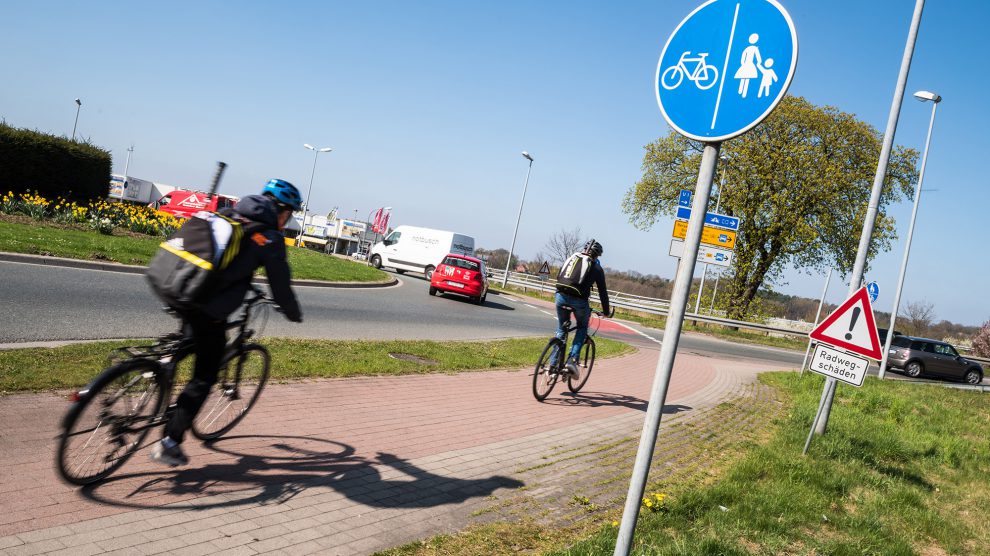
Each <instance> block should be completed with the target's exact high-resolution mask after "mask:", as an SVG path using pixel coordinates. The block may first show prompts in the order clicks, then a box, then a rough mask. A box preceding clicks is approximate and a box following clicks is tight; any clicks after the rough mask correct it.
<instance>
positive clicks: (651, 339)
mask: <svg viewBox="0 0 990 556" xmlns="http://www.w3.org/2000/svg"><path fill="white" fill-rule="evenodd" d="M612 322H613V323H615V324H617V325H619V326H621V327H623V328H628V329H629V330H632V331H633V332H635V333H636V334H639V335H640V336H642V337H644V338H646V339H647V340H649V341H651V342H655V343H657V344H662V343H663V342H661V341H660V340H658V339H656V338H654V337H652V336H650V335H649V334H647V333H645V332H641V331H639V330H636V329H635V328H633V327H631V326H629V325H628V324H623V323H621V322H619V321H612Z"/></svg>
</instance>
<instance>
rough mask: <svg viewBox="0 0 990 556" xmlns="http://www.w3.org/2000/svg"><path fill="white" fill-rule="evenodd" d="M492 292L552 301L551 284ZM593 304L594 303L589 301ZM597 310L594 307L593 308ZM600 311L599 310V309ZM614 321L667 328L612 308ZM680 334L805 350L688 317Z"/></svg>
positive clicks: (800, 341)
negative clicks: (619, 319)
mask: <svg viewBox="0 0 990 556" xmlns="http://www.w3.org/2000/svg"><path fill="white" fill-rule="evenodd" d="M491 288H492V290H493V291H505V292H509V293H513V294H516V295H525V296H527V297H532V298H534V299H542V300H544V301H550V302H552V301H553V294H552V293H547V292H548V291H552V284H551V285H550V286H549V287H548V289H547V290H546V291H544V292H540V291H539V290H534V289H532V288H528V289H526V290H523V289H522V288H519V287H516V286H508V287H505V288H502V287H501V286H499V285H497V284H494V283H493V285H492V286H491ZM592 301H594V299H592ZM593 305H594V306H595V307H598V305H597V304H593ZM599 308H600V307H599ZM615 317H616V318H622V319H625V320H629V321H632V322H636V323H639V324H642V325H643V326H649V327H650V328H656V329H659V330H663V329H664V328H666V326H667V318H666V317H664V316H660V315H653V314H650V313H641V312H638V311H630V310H628V309H620V308H616V310H615ZM681 330H682V331H684V332H695V333H698V334H705V335H708V336H712V337H715V338H720V339H723V340H731V341H734V342H742V343H747V344H754V345H761V346H771V347H779V348H784V349H793V350H798V351H803V350H804V349H805V348H807V347H808V340H807V338H801V337H791V336H788V337H785V338H780V337H776V336H767V335H766V333H761V332H752V331H747V330H732V329H730V328H727V327H724V326H721V325H718V324H706V323H697V324H692V321H691V319H690V317H685V319H684V325H683V326H682V327H681Z"/></svg>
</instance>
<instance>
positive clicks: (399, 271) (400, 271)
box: [395, 268, 406, 274]
mask: <svg viewBox="0 0 990 556" xmlns="http://www.w3.org/2000/svg"><path fill="white" fill-rule="evenodd" d="M395 271H396V272H398V273H399V274H405V273H406V271H405V270H402V269H401V268H397V269H395Z"/></svg>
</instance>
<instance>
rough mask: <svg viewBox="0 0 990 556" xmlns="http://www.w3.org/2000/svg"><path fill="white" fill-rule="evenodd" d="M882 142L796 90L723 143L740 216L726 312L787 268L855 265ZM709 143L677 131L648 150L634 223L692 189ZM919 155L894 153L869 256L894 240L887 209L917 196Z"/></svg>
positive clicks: (632, 199)
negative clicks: (914, 189) (755, 123)
mask: <svg viewBox="0 0 990 556" xmlns="http://www.w3.org/2000/svg"><path fill="white" fill-rule="evenodd" d="M881 144H882V136H881V134H880V133H879V132H878V131H877V130H876V129H874V128H873V127H871V126H870V125H868V124H866V123H864V122H861V121H859V120H857V119H856V117H855V116H854V115H852V114H847V113H845V112H842V111H840V110H838V109H837V108H835V107H831V106H815V105H813V104H811V103H810V102H808V101H806V100H805V99H803V98H800V97H785V98H784V99H783V101H782V102H781V103H780V104H779V105H778V106H777V108H776V110H774V112H773V113H772V114H771V115H770V116H769V117H768V118H767V119H766V120H764V121H763V122H762V123H761V124H760V125H758V126H757V127H756V128H754V129H753V130H751V131H750V132H748V133H746V134H744V135H742V136H740V137H737V138H735V139H732V140H731V141H727V142H725V143H723V145H722V149H721V155H722V158H723V159H724V160H721V161H719V169H718V176H717V180H718V181H719V182H720V183H721V184H722V191H721V207H720V210H721V212H723V213H725V214H730V215H733V216H738V217H740V218H741V220H742V222H741V228H740V233H739V235H738V237H737V239H736V245H735V252H736V253H735V258H736V262H735V265H734V267H733V269H732V273H731V275H730V279H729V280H726V281H725V282H726V283H725V286H724V287H725V294H726V296H727V298H728V312H729V317H731V318H741V317H743V316H745V315H747V314H748V313H749V312H750V305H751V303H752V302H753V300H754V299H755V298H756V295H757V293H758V292H759V290H760V287H761V286H766V285H773V284H775V283H778V282H780V280H781V278H782V274H783V271H784V270H785V269H786V268H788V267H789V266H792V267H794V268H798V269H805V270H809V271H810V270H816V271H823V270H825V269H827V268H835V269H836V270H838V271H839V272H841V273H848V272H849V271H850V270H851V269H852V266H853V264H854V263H855V261H856V250H857V248H858V246H859V236H860V231H861V230H862V227H863V221H864V219H865V216H866V211H867V204H868V202H869V198H870V192H871V189H872V187H873V178H874V175H875V173H876V166H877V160H878V158H879V156H880V148H881ZM703 148H704V145H703V144H702V143H699V142H697V141H692V140H690V139H687V138H685V137H683V136H681V135H679V134H677V133H671V134H669V135H667V136H666V137H662V138H660V139H658V140H656V141H654V142H653V143H650V144H649V145H647V146H646V147H645V150H646V153H645V155H644V157H643V167H642V168H643V177H642V178H641V179H640V180H639V181H638V182H636V185H635V186H633V187H632V188H630V189H629V191H628V192H627V193H626V195H625V198H624V199H623V202H622V209H623V211H624V212H625V213H627V214H628V215H629V219H630V222H632V223H633V225H635V226H636V227H637V228H640V229H649V228H650V227H652V226H653V225H654V224H655V223H656V222H657V220H658V219H659V218H660V217H663V216H672V215H673V214H674V211H675V210H676V205H677V196H678V192H679V190H681V189H689V190H693V189H694V187H695V184H696V182H697V179H698V168H699V165H700V162H701V153H702V150H703ZM917 158H918V153H917V151H915V150H913V149H906V148H904V147H898V148H896V149H894V152H893V153H892V154H891V157H890V163H889V166H888V169H887V176H886V178H885V180H884V187H883V190H882V195H881V199H880V206H879V207H878V216H877V220H876V226H875V228H874V232H873V241H872V242H871V244H870V250H869V253H868V255H869V258H868V260H869V259H872V258H873V257H874V256H875V255H876V254H877V253H878V252H880V251H881V250H882V251H886V250H889V249H890V246H891V241H892V239H893V238H895V237H896V233H895V229H894V219H893V218H892V217H890V216H888V215H887V214H886V212H885V211H884V209H885V208H886V207H887V206H888V205H889V204H890V203H892V202H896V201H899V200H901V199H902V198H904V197H908V198H910V197H911V195H912V194H913V192H912V184H913V183H914V180H915V179H916V172H915V163H916V161H917ZM712 208H714V207H712Z"/></svg>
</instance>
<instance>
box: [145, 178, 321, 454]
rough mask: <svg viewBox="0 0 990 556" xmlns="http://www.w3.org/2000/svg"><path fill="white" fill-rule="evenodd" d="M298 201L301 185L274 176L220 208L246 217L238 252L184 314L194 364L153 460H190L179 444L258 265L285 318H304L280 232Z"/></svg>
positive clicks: (205, 393) (209, 385)
mask: <svg viewBox="0 0 990 556" xmlns="http://www.w3.org/2000/svg"><path fill="white" fill-rule="evenodd" d="M301 206H302V196H301V195H300V194H299V190H298V189H296V188H295V186H293V185H292V184H291V183H289V182H287V181H284V180H277V179H276V180H271V181H269V182H268V184H266V185H265V188H264V190H263V191H262V194H261V195H249V196H247V197H245V198H243V199H241V200H240V202H238V203H237V204H236V205H235V206H234V208H233V209H226V210H225V211H224V212H225V213H226V215H228V216H232V217H234V218H237V219H239V220H241V221H243V222H244V225H245V234H244V235H245V237H244V238H243V239H242V242H243V243H242V244H241V249H240V251H239V252H238V254H237V256H236V257H235V258H234V260H233V261H231V262H230V265H228V266H227V268H225V269H224V270H223V271H222V274H221V275H220V276H218V278H217V283H216V285H215V286H214V287H213V289H212V290H211V295H210V296H209V299H208V300H206V301H205V302H203V303H202V304H201V307H200V309H198V310H195V311H191V312H187V313H184V314H183V315H182V318H183V321H184V323H185V326H186V330H187V334H189V335H190V336H191V337H192V341H193V345H194V353H195V355H196V361H195V367H194V369H193V377H192V379H191V380H190V381H189V383H188V384H187V385H186V387H185V389H183V390H182V393H181V394H179V399H178V401H177V402H176V407H175V412H174V413H173V414H172V418H171V419H170V420H169V422H168V423H167V424H166V425H165V436H164V437H163V438H162V440H161V442H157V443H155V446H154V447H153V448H152V450H151V459H152V460H153V461H155V462H158V463H163V464H166V465H172V466H175V465H185V464H187V463H189V458H187V457H186V455H185V454H184V453H183V451H182V448H181V447H180V444H181V443H182V440H183V437H184V436H185V433H186V431H188V430H189V428H190V427H191V426H192V422H193V419H195V418H196V414H197V413H199V410H200V408H201V407H202V406H203V402H205V401H206V398H207V397H208V395H209V393H210V388H212V387H213V385H214V384H215V383H216V381H217V374H218V373H219V367H220V361H221V359H222V358H223V351H224V347H225V346H226V343H227V336H226V323H227V317H229V316H230V314H231V313H233V312H234V311H235V310H236V309H237V308H238V307H240V305H241V303H242V302H243V301H244V296H245V295H246V294H247V291H248V289H249V288H250V285H251V279H252V277H253V276H254V272H255V271H256V270H257V269H258V268H261V267H264V269H265V274H266V276H267V277H268V285H269V287H270V288H271V292H272V297H274V298H275V303H277V304H278V306H279V307H280V308H281V310H282V312H283V313H285V317H286V318H287V319H289V320H291V321H292V322H302V311H301V310H300V309H299V303H298V302H297V301H296V296H295V294H294V293H293V292H292V287H291V274H290V271H289V264H288V262H287V261H286V252H285V239H284V236H283V235H282V230H283V229H284V228H285V224H286V222H288V220H289V218H291V217H292V212H293V211H295V210H299V208H300V207H301ZM259 225H260V226H259Z"/></svg>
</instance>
